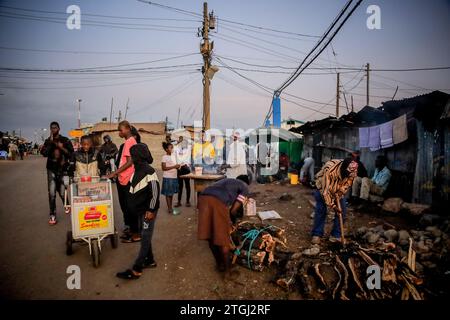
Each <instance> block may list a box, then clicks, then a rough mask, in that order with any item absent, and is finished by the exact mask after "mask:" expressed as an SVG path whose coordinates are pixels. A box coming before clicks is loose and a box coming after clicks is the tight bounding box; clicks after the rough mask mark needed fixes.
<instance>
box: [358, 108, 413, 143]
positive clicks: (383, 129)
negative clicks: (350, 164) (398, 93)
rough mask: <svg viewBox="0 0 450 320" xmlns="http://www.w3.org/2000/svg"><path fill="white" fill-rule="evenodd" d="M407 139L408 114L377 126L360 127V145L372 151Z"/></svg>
mask: <svg viewBox="0 0 450 320" xmlns="http://www.w3.org/2000/svg"><path fill="white" fill-rule="evenodd" d="M407 139H408V128H407V121H406V114H403V115H401V116H400V117H398V118H396V119H394V120H391V121H388V122H385V123H382V124H379V125H376V126H372V127H361V128H359V147H360V148H370V151H376V150H379V149H384V148H389V147H392V146H393V145H394V144H399V143H402V142H403V141H406V140H407Z"/></svg>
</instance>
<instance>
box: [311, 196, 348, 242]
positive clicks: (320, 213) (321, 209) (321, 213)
mask: <svg viewBox="0 0 450 320" xmlns="http://www.w3.org/2000/svg"><path fill="white" fill-rule="evenodd" d="M313 196H314V199H315V200H316V209H315V214H314V225H313V229H312V235H313V236H318V237H322V236H323V233H324V228H325V222H326V220H327V206H326V204H325V200H323V197H322V195H321V194H320V191H319V190H315V191H314V192H313ZM341 208H342V219H343V221H345V214H346V212H347V207H346V201H345V198H342V199H341ZM331 236H333V237H336V238H340V237H341V229H340V226H339V216H338V215H337V214H335V216H334V221H333V229H332V230H331Z"/></svg>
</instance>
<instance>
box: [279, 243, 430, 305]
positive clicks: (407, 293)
mask: <svg viewBox="0 0 450 320" xmlns="http://www.w3.org/2000/svg"><path fill="white" fill-rule="evenodd" d="M393 251H394V248H393V247H392V246H383V247H379V248H370V249H368V248H363V247H361V246H360V245H359V244H358V243H356V242H349V243H348V244H347V246H346V247H345V248H342V247H340V248H337V247H336V248H334V249H333V250H330V251H326V252H322V253H321V254H319V255H318V256H315V257H310V256H308V257H306V256H304V255H303V254H301V253H294V254H291V255H290V256H289V257H288V259H287V260H286V262H285V263H284V264H283V265H280V268H279V271H278V274H277V276H276V280H275V282H276V283H277V284H278V285H279V286H281V287H283V288H285V289H286V290H289V291H290V290H295V289H298V290H299V291H300V293H301V294H302V295H303V297H304V298H306V299H333V300H334V299H336V300H379V299H408V298H412V299H415V300H421V299H423V293H421V285H422V284H423V280H422V279H421V278H420V277H419V276H418V275H417V274H416V273H415V272H414V271H413V269H412V268H411V267H410V266H409V265H408V264H407V263H405V262H402V261H401V260H400V259H399V258H398V256H397V255H396V254H395V253H394V252H393ZM411 263H412V262H411V261H410V264H411ZM369 267H371V268H369ZM368 268H369V269H368ZM374 270H375V271H374ZM377 271H379V273H377ZM378 275H379V278H378V279H377V276H378ZM377 280H379V281H378V283H377Z"/></svg>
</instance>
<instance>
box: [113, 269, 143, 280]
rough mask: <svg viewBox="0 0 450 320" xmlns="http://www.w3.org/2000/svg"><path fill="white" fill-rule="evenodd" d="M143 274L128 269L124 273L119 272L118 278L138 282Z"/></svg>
mask: <svg viewBox="0 0 450 320" xmlns="http://www.w3.org/2000/svg"><path fill="white" fill-rule="evenodd" d="M141 275H142V273H138V272H136V271H133V270H131V269H127V270H126V271H124V272H117V274H116V277H117V278H120V279H125V280H136V279H139V278H140V277H141Z"/></svg>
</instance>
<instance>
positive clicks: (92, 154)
mask: <svg viewBox="0 0 450 320" xmlns="http://www.w3.org/2000/svg"><path fill="white" fill-rule="evenodd" d="M95 161H97V163H98V169H99V170H100V174H101V175H104V174H105V173H106V170H105V169H106V166H105V163H104V162H103V159H102V156H101V155H100V152H99V151H97V150H95V149H94V148H91V149H90V150H89V151H88V152H84V151H83V149H80V150H78V151H77V152H75V153H74V154H73V156H72V160H71V161H70V162H71V168H72V170H71V175H73V172H74V171H75V163H76V162H80V163H84V164H90V163H93V162H95Z"/></svg>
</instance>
